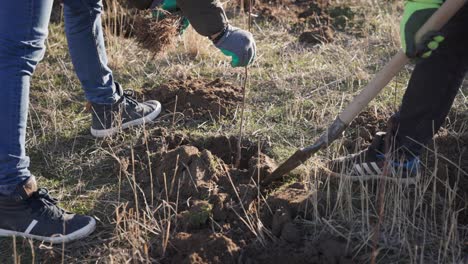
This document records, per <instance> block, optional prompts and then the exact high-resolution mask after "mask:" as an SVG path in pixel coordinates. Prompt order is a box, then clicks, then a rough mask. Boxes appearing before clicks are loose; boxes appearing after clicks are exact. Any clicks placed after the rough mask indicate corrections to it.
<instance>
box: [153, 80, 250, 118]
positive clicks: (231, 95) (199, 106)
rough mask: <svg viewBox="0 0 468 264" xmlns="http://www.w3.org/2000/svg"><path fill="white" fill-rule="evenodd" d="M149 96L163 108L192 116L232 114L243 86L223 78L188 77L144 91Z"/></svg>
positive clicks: (223, 115) (215, 116) (225, 115)
mask: <svg viewBox="0 0 468 264" xmlns="http://www.w3.org/2000/svg"><path fill="white" fill-rule="evenodd" d="M145 96H146V97H147V98H155V99H157V100H159V101H160V102H161V103H162V104H163V106H164V108H165V109H166V110H168V111H173V109H174V106H176V111H177V112H179V113H182V114H183V116H184V117H185V118H186V119H187V118H191V119H215V120H216V119H219V118H221V117H232V116H233V114H234V111H235V109H236V107H237V106H238V104H239V103H240V102H241V101H242V88H241V87H239V86H235V85H233V84H231V83H228V82H224V81H222V80H221V79H216V80H214V81H208V80H203V79H192V78H187V79H184V80H177V81H176V80H174V81H170V82H169V83H166V84H163V85H161V86H159V87H156V88H154V89H151V90H148V91H146V92H145Z"/></svg>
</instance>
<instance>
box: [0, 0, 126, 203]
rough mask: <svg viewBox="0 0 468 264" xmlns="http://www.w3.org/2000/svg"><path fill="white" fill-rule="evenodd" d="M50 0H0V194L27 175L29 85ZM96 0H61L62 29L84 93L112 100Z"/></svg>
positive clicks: (44, 35)
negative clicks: (26, 138)
mask: <svg viewBox="0 0 468 264" xmlns="http://www.w3.org/2000/svg"><path fill="white" fill-rule="evenodd" d="M52 3H53V0H2V1H0V128H1V129H0V194H4V195H8V194H9V193H11V191H12V190H14V188H15V187H16V186H17V185H18V184H21V183H23V182H24V181H26V180H27V179H29V177H30V176H31V174H30V172H29V170H28V167H29V158H28V156H27V155H26V152H25V136H26V120H27V115H28V104H29V85H30V80H31V76H32V74H33V72H34V69H35V67H36V65H37V64H38V62H39V61H40V60H41V59H42V58H43V56H44V53H45V40H46V38H47V33H48V30H47V27H48V24H49V19H50V14H51V10H52ZM102 9H103V6H102V1H101V0H64V14H65V32H66V35H67V40H68V45H69V49H70V55H71V58H72V62H73V65H74V67H75V71H76V74H77V75H78V78H79V79H80V81H81V84H82V86H83V89H84V91H85V95H86V98H87V99H88V100H89V101H91V102H93V103H97V104H112V103H115V102H116V101H117V100H118V99H119V98H118V97H119V96H118V95H117V93H116V89H115V84H114V80H113V76H112V71H111V70H110V69H109V67H108V66H107V56H106V51H105V46H104V38H103V31H102V26H101V13H102Z"/></svg>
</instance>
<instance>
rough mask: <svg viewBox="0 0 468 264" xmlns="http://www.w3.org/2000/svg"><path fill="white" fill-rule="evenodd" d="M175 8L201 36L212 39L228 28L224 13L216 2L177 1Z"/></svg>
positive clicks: (208, 0)
mask: <svg viewBox="0 0 468 264" xmlns="http://www.w3.org/2000/svg"><path fill="white" fill-rule="evenodd" d="M177 6H178V7H179V8H180V9H181V10H182V13H183V14H184V16H186V17H187V18H188V20H189V21H190V24H191V25H192V27H193V28H194V29H195V30H196V31H197V32H198V33H199V34H200V35H202V36H205V37H210V38H212V39H213V38H214V37H215V35H217V34H219V33H221V32H222V31H223V30H224V29H225V28H226V27H227V26H228V23H229V22H228V19H227V16H226V13H224V9H223V8H222V6H221V4H220V3H219V1H217V0H177Z"/></svg>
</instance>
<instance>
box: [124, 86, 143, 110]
mask: <svg viewBox="0 0 468 264" xmlns="http://www.w3.org/2000/svg"><path fill="white" fill-rule="evenodd" d="M122 97H123V98H124V99H125V100H124V101H125V103H126V104H130V105H133V106H135V107H136V106H138V104H139V103H138V101H137V100H136V99H135V97H136V96H135V91H133V90H124V91H123V95H122Z"/></svg>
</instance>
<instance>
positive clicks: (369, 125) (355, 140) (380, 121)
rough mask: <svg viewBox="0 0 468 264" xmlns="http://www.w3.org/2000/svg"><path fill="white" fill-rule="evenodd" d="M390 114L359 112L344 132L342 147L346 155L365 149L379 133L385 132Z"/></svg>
mask: <svg viewBox="0 0 468 264" xmlns="http://www.w3.org/2000/svg"><path fill="white" fill-rule="evenodd" d="M389 118H390V113H388V112H383V111H379V110H377V111H374V110H373V109H368V110H365V111H363V112H361V113H360V114H359V115H358V116H357V117H356V118H355V119H354V120H353V121H352V122H351V124H350V125H349V127H348V128H347V129H346V131H345V136H344V137H343V138H344V141H343V145H344V148H345V149H346V151H347V152H348V153H354V152H356V151H359V150H362V149H365V148H366V147H367V146H368V145H370V143H371V142H372V139H373V138H374V136H375V134H376V133H377V132H379V131H383V132H384V131H386V129H387V121H388V119H389Z"/></svg>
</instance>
